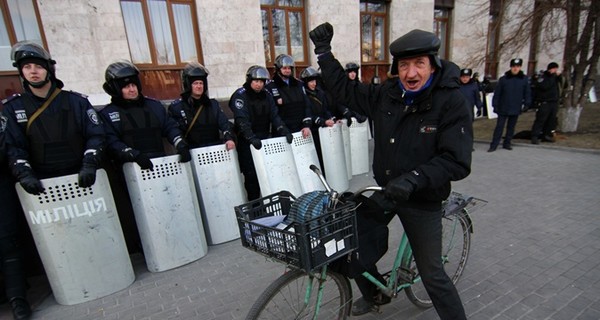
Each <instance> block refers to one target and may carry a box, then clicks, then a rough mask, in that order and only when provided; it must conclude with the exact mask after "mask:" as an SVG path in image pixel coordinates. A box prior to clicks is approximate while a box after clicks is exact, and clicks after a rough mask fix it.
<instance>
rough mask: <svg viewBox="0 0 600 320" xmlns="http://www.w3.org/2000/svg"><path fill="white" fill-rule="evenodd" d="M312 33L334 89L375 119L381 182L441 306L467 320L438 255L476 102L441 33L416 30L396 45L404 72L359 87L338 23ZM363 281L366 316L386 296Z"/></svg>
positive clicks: (357, 307)
mask: <svg viewBox="0 0 600 320" xmlns="http://www.w3.org/2000/svg"><path fill="white" fill-rule="evenodd" d="M310 37H311V40H312V41H313V43H314V44H315V53H316V54H317V55H318V56H319V65H320V66H321V72H322V77H323V80H324V82H325V84H326V85H327V87H328V88H331V89H332V90H331V91H332V92H333V93H335V94H337V99H340V100H342V101H345V102H346V103H347V105H348V106H349V107H350V108H352V109H355V110H357V111H359V112H360V113H363V114H366V115H367V116H368V117H369V118H371V119H373V121H374V124H375V125H374V129H375V137H374V141H375V150H374V159H373V173H374V176H375V181H376V182H377V184H378V185H380V186H385V192H384V194H383V196H384V197H385V199H386V200H387V201H388V202H392V204H393V207H392V208H391V211H392V212H395V213H396V214H397V215H398V216H399V217H400V220H401V221H402V225H403V227H404V230H405V232H406V235H407V237H408V240H409V242H410V244H411V246H412V248H413V254H414V257H415V261H416V264H417V268H418V269H419V272H420V273H421V279H422V280H423V283H424V285H425V288H426V290H427V292H428V294H429V296H430V297H431V299H432V301H433V305H434V307H435V308H436V310H437V312H438V314H439V315H440V317H441V318H442V319H465V312H464V309H463V306H462V303H461V300H460V297H459V295H458V292H457V291H456V288H455V287H454V285H453V283H452V281H451V280H450V278H449V277H448V276H447V275H446V273H445V271H444V268H443V265H442V261H441V259H440V256H439V253H440V252H441V250H442V248H441V247H442V243H441V230H442V226H441V217H442V210H441V204H442V201H443V200H444V199H446V198H447V197H448V195H449V194H450V181H456V180H460V179H463V178H465V177H466V176H468V175H469V173H470V170H471V150H472V147H473V127H472V120H471V116H470V112H469V105H468V103H467V101H466V100H465V97H464V96H463V95H462V94H461V93H460V91H459V90H458V87H459V84H458V76H459V69H458V67H457V66H456V65H455V64H453V63H451V62H447V61H442V60H440V59H439V57H438V54H437V53H438V49H439V47H440V43H441V42H440V40H439V38H437V37H436V36H435V35H434V34H432V33H430V32H426V31H422V30H413V31H411V32H409V33H407V34H405V35H404V36H402V37H400V38H398V39H396V40H395V41H394V42H393V43H392V44H391V45H390V53H391V55H392V56H393V57H394V59H393V62H392V68H391V70H390V71H391V74H392V75H398V77H392V78H390V79H389V80H388V81H386V82H385V83H383V84H381V85H373V84H371V85H364V84H361V85H359V86H356V85H354V84H351V83H350V82H349V81H348V80H347V77H346V75H345V73H344V69H343V68H342V66H341V65H340V63H339V62H338V61H337V60H336V59H335V58H334V56H333V54H332V53H331V45H330V42H331V39H332V37H333V27H332V26H331V25H330V24H329V23H324V24H322V25H320V26H318V27H317V28H315V29H314V30H312V31H311V32H310ZM375 195H376V196H377V197H381V196H382V195H381V194H378V193H376V194H375ZM381 198H383V197H381ZM389 219H391V217H390V218H389ZM388 221H389V220H388ZM362 246H363V243H361V247H362ZM369 264H370V266H367V267H366V269H368V270H369V271H370V272H373V270H376V267H375V262H369ZM374 276H375V277H376V278H378V277H380V275H378V274H375V275H374ZM356 281H357V285H358V287H359V289H360V290H361V293H362V298H360V299H359V300H357V301H356V303H355V304H354V306H353V310H352V313H353V314H354V315H360V314H364V313H367V312H369V311H370V310H372V309H373V307H374V306H375V305H376V304H378V303H380V302H379V301H377V300H376V299H375V297H374V296H376V295H378V293H377V291H378V290H377V288H376V287H375V286H374V285H373V284H372V283H371V282H368V281H363V278H362V277H358V278H356ZM381 302H385V301H381Z"/></svg>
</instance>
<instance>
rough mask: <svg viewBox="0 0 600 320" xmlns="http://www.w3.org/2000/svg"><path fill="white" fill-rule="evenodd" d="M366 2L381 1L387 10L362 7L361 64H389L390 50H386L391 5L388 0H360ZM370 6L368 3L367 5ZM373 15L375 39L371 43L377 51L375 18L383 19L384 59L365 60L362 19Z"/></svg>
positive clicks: (382, 48)
mask: <svg viewBox="0 0 600 320" xmlns="http://www.w3.org/2000/svg"><path fill="white" fill-rule="evenodd" d="M362 3H365V4H368V3H379V4H383V5H384V6H385V12H371V11H368V10H367V11H363V10H362V8H361V9H360V19H359V21H360V64H361V66H362V65H381V64H389V52H388V50H386V48H388V42H389V23H390V22H389V11H390V10H389V6H388V1H384V0H360V4H362ZM366 8H368V5H367V6H366ZM367 15H369V16H371V39H373V43H371V48H370V49H371V50H372V51H373V52H375V41H374V40H375V26H374V23H375V18H382V19H383V41H384V43H382V44H381V50H382V51H383V59H382V60H375V59H373V60H371V61H364V60H363V30H362V21H363V17H364V16H367Z"/></svg>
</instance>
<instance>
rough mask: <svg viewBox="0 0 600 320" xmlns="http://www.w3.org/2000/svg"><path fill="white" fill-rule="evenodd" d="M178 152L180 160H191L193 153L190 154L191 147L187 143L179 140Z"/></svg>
mask: <svg viewBox="0 0 600 320" xmlns="http://www.w3.org/2000/svg"><path fill="white" fill-rule="evenodd" d="M177 153H178V154H179V162H183V163H185V162H190V160H192V155H191V154H190V148H189V147H188V145H187V143H185V142H183V141H179V143H178V144H177Z"/></svg>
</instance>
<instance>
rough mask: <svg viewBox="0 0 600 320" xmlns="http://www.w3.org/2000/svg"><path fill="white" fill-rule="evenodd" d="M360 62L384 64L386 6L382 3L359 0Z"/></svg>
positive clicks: (372, 0) (371, 0)
mask: <svg viewBox="0 0 600 320" xmlns="http://www.w3.org/2000/svg"><path fill="white" fill-rule="evenodd" d="M360 22H361V33H360V42H361V62H362V63H363V64H364V63H369V62H386V61H387V59H386V50H385V48H387V46H386V39H387V5H386V3H385V2H384V1H375V0H370V1H367V0H361V1H360Z"/></svg>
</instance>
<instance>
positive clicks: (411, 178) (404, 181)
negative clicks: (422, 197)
mask: <svg viewBox="0 0 600 320" xmlns="http://www.w3.org/2000/svg"><path fill="white" fill-rule="evenodd" d="M416 175H418V173H416V171H412V172H410V173H405V174H403V175H401V176H399V177H397V178H394V179H392V180H391V181H390V182H388V184H387V185H386V186H385V196H386V197H387V198H389V199H392V200H395V201H406V200H408V198H409V197H410V195H411V194H412V193H413V192H414V191H415V190H416V189H417V177H416Z"/></svg>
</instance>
